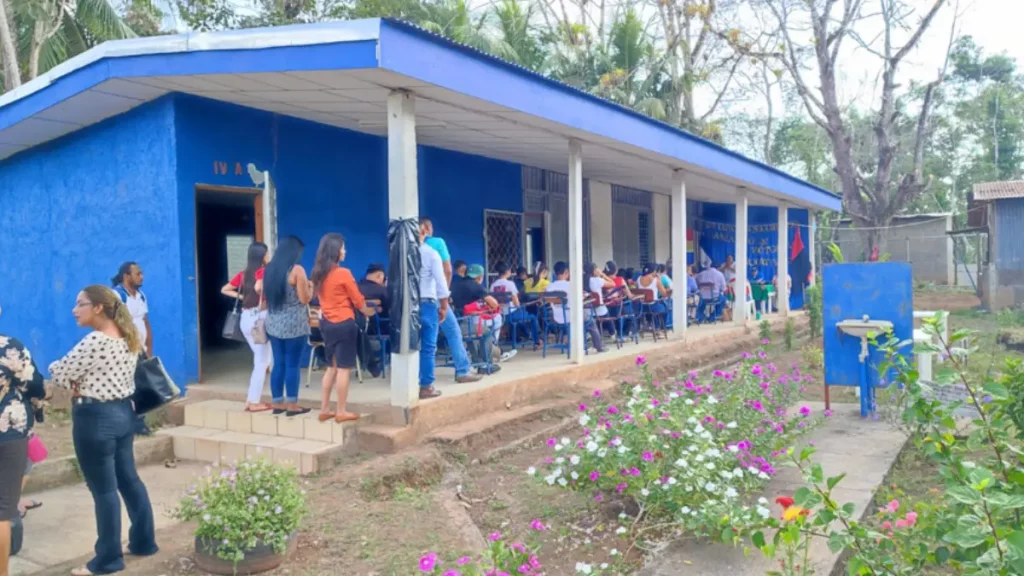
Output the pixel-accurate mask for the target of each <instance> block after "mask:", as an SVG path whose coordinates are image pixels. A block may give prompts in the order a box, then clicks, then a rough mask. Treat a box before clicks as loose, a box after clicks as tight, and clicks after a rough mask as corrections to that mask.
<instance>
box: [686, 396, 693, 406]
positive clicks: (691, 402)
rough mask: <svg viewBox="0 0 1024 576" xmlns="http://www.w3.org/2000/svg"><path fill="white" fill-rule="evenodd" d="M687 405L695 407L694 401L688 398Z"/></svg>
mask: <svg viewBox="0 0 1024 576" xmlns="http://www.w3.org/2000/svg"><path fill="white" fill-rule="evenodd" d="M686 405H687V406H693V400H690V399H689V398H687V399H686Z"/></svg>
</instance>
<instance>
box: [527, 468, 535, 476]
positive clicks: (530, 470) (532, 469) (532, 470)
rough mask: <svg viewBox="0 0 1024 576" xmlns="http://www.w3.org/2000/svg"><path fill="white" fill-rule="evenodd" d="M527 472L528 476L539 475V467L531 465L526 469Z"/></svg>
mask: <svg viewBox="0 0 1024 576" xmlns="http://www.w3.org/2000/svg"><path fill="white" fill-rule="evenodd" d="M526 474H527V475H528V476H536V475H537V469H536V468H534V467H533V466H530V467H529V468H527V469H526Z"/></svg>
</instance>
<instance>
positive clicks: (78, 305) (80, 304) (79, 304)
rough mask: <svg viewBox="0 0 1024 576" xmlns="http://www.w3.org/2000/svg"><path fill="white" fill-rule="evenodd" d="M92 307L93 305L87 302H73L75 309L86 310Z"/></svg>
mask: <svg viewBox="0 0 1024 576" xmlns="http://www.w3.org/2000/svg"><path fill="white" fill-rule="evenodd" d="M92 305H93V303H92V302H88V301H86V302H75V308H88V307H90V306H92Z"/></svg>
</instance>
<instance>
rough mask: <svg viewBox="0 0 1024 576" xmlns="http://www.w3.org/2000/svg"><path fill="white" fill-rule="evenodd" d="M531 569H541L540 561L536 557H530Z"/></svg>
mask: <svg viewBox="0 0 1024 576" xmlns="http://www.w3.org/2000/svg"><path fill="white" fill-rule="evenodd" d="M530 567H531V568H533V569H535V570H536V569H537V568H540V559H539V558H537V557H536V556H530Z"/></svg>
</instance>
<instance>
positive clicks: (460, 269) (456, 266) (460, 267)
mask: <svg viewBox="0 0 1024 576" xmlns="http://www.w3.org/2000/svg"><path fill="white" fill-rule="evenodd" d="M452 272H453V273H454V274H455V275H454V276H452V285H453V286H454V285H455V279H456V278H465V277H466V261H465V260H456V261H455V262H452Z"/></svg>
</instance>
